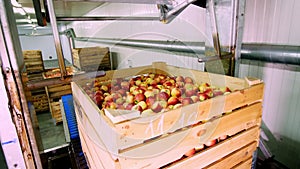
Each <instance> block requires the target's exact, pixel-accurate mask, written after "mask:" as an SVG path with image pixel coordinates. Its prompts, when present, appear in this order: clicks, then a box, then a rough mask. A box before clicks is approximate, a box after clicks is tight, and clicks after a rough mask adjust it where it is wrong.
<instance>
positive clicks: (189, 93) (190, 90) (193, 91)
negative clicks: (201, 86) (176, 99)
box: [184, 89, 196, 97]
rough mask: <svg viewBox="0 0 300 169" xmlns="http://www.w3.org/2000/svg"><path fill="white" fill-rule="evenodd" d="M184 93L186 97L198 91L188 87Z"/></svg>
mask: <svg viewBox="0 0 300 169" xmlns="http://www.w3.org/2000/svg"><path fill="white" fill-rule="evenodd" d="M184 94H185V96H186V97H191V96H194V95H196V91H195V90H193V89H186V90H185V93H184Z"/></svg>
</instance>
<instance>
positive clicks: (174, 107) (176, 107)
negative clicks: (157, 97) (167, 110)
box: [173, 103, 183, 109]
mask: <svg viewBox="0 0 300 169" xmlns="http://www.w3.org/2000/svg"><path fill="white" fill-rule="evenodd" d="M182 106H183V105H182V104H181V103H177V104H175V105H174V106H173V109H178V108H180V107H182Z"/></svg>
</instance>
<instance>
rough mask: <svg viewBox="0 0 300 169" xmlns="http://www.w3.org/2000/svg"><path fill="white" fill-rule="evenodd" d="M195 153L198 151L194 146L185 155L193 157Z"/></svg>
mask: <svg viewBox="0 0 300 169" xmlns="http://www.w3.org/2000/svg"><path fill="white" fill-rule="evenodd" d="M195 153H196V150H195V148H193V149H191V150H189V151H187V152H186V153H185V154H184V155H185V156H186V157H191V156H193V155H194V154H195Z"/></svg>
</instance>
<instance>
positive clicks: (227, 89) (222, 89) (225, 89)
mask: <svg viewBox="0 0 300 169" xmlns="http://www.w3.org/2000/svg"><path fill="white" fill-rule="evenodd" d="M220 90H221V91H222V92H223V93H226V92H229V93H230V92H231V90H230V89H229V88H228V87H221V88H220Z"/></svg>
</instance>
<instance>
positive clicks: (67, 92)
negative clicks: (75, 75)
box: [49, 89, 72, 99]
mask: <svg viewBox="0 0 300 169" xmlns="http://www.w3.org/2000/svg"><path fill="white" fill-rule="evenodd" d="M71 93H72V90H71V89H67V90H64V91H59V92H54V93H49V97H50V98H52V99H54V98H60V97H61V96H64V95H67V94H71Z"/></svg>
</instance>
